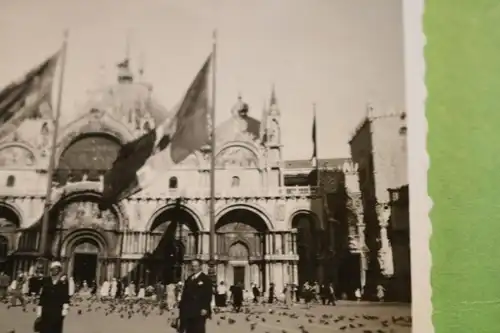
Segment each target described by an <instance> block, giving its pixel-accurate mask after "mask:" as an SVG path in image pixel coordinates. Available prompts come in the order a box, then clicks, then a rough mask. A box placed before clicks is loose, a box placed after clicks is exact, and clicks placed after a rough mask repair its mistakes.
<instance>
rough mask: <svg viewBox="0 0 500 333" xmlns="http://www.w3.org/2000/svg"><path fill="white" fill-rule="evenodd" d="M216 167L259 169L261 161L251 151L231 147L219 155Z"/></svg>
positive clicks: (244, 148)
mask: <svg viewBox="0 0 500 333" xmlns="http://www.w3.org/2000/svg"><path fill="white" fill-rule="evenodd" d="M215 165H216V167H217V168H221V169H225V168H231V167H233V168H234V167H241V168H257V167H258V166H259V159H258V157H257V155H256V154H255V153H254V152H253V151H251V150H250V149H248V148H246V147H242V146H230V147H227V148H225V149H224V150H222V151H221V152H219V153H218V154H217V157H216V160H215Z"/></svg>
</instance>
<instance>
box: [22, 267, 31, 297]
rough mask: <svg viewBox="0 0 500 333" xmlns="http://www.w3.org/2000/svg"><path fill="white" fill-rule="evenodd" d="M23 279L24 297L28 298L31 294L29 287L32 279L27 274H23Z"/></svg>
mask: <svg viewBox="0 0 500 333" xmlns="http://www.w3.org/2000/svg"><path fill="white" fill-rule="evenodd" d="M23 278H24V282H23V289H22V293H23V295H25V296H26V295H28V294H29V292H30V285H29V278H30V277H28V273H27V272H24V273H23Z"/></svg>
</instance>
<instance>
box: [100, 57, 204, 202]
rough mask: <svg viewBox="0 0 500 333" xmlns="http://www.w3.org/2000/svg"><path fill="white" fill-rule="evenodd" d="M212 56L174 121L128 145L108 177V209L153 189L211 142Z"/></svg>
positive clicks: (180, 106)
mask: <svg viewBox="0 0 500 333" xmlns="http://www.w3.org/2000/svg"><path fill="white" fill-rule="evenodd" d="M210 60H211V56H209V57H208V59H207V60H206V62H205V64H204V65H203V67H202V69H201V70H200V71H199V72H198V74H197V75H196V77H195V79H194V81H193V82H192V83H191V86H190V87H189V89H188V91H187V93H186V95H185V97H184V99H183V100H182V102H181V103H180V104H179V106H178V110H177V112H176V114H175V116H174V117H173V118H169V119H166V120H165V121H164V122H163V123H162V124H160V125H158V126H157V127H156V128H155V129H154V130H152V131H150V132H149V133H147V134H145V135H143V136H142V137H140V138H138V139H136V140H134V141H131V142H129V143H127V144H126V145H124V146H123V147H122V149H121V150H120V152H119V154H118V157H117V158H116V160H115V162H114V163H113V166H112V167H111V170H109V171H108V172H107V173H106V175H105V176H104V189H103V201H104V203H105V205H109V204H111V203H113V202H116V201H119V200H121V199H123V198H125V197H127V196H130V195H132V194H134V193H137V192H139V191H141V190H142V189H144V188H145V187H147V186H149V185H151V184H152V183H153V182H154V180H155V179H156V178H157V177H158V176H159V175H161V173H162V172H164V171H165V170H168V169H169V168H170V167H171V166H172V165H173V164H178V163H181V162H182V161H183V160H184V159H185V158H186V157H188V156H189V155H190V154H191V153H193V152H194V151H195V150H196V149H199V148H200V147H201V146H202V145H203V144H205V143H206V142H207V140H208V135H209V133H208V109H209V106H208V74H209V69H210Z"/></svg>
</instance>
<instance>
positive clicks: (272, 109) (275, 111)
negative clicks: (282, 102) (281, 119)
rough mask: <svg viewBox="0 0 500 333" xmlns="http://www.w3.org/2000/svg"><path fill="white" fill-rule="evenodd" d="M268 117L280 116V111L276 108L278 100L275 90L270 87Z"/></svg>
mask: <svg viewBox="0 0 500 333" xmlns="http://www.w3.org/2000/svg"><path fill="white" fill-rule="evenodd" d="M269 106H270V107H269V115H271V116H273V117H277V116H279V115H280V109H279V108H278V99H277V98H276V89H275V87H274V84H273V87H272V90H271V100H270V101H269Z"/></svg>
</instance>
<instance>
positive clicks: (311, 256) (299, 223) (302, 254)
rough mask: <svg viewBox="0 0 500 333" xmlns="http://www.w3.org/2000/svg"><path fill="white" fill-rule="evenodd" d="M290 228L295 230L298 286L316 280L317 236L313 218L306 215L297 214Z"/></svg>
mask: <svg viewBox="0 0 500 333" xmlns="http://www.w3.org/2000/svg"><path fill="white" fill-rule="evenodd" d="M292 228H295V229H296V230H297V253H298V255H299V263H298V279H299V285H301V286H302V285H303V284H304V283H305V282H307V281H308V282H309V283H311V282H315V281H317V280H318V274H317V268H318V267H319V266H318V256H317V254H318V250H319V249H318V247H319V242H318V239H319V238H318V236H319V232H318V230H317V227H316V223H315V220H314V217H313V216H312V215H311V214H308V213H305V212H304V213H299V214H297V215H296V216H295V217H294V218H293V220H292Z"/></svg>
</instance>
